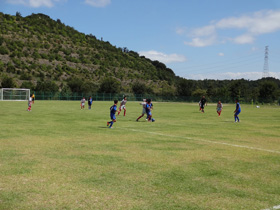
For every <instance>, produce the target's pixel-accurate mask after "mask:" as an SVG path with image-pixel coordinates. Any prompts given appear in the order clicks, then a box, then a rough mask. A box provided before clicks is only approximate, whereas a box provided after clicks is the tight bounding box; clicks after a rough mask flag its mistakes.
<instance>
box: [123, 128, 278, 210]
mask: <svg viewBox="0 0 280 210" xmlns="http://www.w3.org/2000/svg"><path fill="white" fill-rule="evenodd" d="M125 129H127V130H131V131H135V132H141V133H149V134H153V135H158V136H167V137H172V138H182V139H187V140H193V141H202V142H207V143H211V144H221V145H226V146H231V147H239V148H245V149H250V150H259V151H263V152H271V153H277V154H280V151H277V150H270V149H263V148H258V147H250V146H243V145H238V144H230V143H225V142H217V141H210V140H205V139H195V138H190V137H186V136H175V135H168V134H163V133H157V132H149V131H143V130H136V129H131V128H125ZM277 207H278V206H277ZM278 209H280V207H279V208H278Z"/></svg>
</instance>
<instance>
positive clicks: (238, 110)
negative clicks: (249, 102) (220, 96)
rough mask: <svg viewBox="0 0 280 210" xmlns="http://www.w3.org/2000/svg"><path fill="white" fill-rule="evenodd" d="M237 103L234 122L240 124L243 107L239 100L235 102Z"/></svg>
mask: <svg viewBox="0 0 280 210" xmlns="http://www.w3.org/2000/svg"><path fill="white" fill-rule="evenodd" d="M235 103H236V107H235V110H234V120H235V122H239V117H238V115H239V114H240V112H241V106H240V104H239V100H238V99H236V100H235Z"/></svg>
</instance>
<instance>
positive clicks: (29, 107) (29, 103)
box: [27, 95, 32, 112]
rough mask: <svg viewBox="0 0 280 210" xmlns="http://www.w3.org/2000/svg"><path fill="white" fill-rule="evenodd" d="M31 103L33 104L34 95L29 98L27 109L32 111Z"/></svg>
mask: <svg viewBox="0 0 280 210" xmlns="http://www.w3.org/2000/svg"><path fill="white" fill-rule="evenodd" d="M31 104H32V95H30V97H29V99H28V109H27V111H29V112H30V111H31Z"/></svg>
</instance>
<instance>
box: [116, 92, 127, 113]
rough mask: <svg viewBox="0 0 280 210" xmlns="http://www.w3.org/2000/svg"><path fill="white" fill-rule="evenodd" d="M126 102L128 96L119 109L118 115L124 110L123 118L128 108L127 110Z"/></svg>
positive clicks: (124, 98)
mask: <svg viewBox="0 0 280 210" xmlns="http://www.w3.org/2000/svg"><path fill="white" fill-rule="evenodd" d="M126 102H127V99H126V96H124V97H123V100H122V101H121V103H120V107H119V111H118V115H119V114H120V113H121V111H122V110H123V111H124V112H123V116H125V113H126V108H125V105H126Z"/></svg>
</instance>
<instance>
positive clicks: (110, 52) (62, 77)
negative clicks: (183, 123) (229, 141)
mask: <svg viewBox="0 0 280 210" xmlns="http://www.w3.org/2000/svg"><path fill="white" fill-rule="evenodd" d="M0 22H1V26H0V30H1V33H0V87H20V88H30V89H32V90H35V91H44V92H63V93H68V94H71V93H97V92H98V93H130V94H147V93H149V94H155V95H163V96H191V97H201V95H206V96H207V97H208V98H209V99H211V98H227V99H233V98H236V97H239V98H243V99H244V100H246V101H250V100H251V99H253V100H254V101H265V102H272V101H277V100H279V96H280V93H279V87H280V81H279V80H277V79H274V78H266V79H262V80H258V81H247V80H244V79H242V80H230V81H229V80H225V81H217V80H203V81H193V80H187V79H184V78H180V77H178V76H176V75H175V74H174V72H173V71H172V69H170V68H167V67H166V66H165V64H163V63H161V62H159V61H152V60H150V59H148V58H145V57H144V56H139V54H138V53H137V52H134V51H132V50H129V49H127V48H126V47H122V48H121V47H116V46H113V45H112V44H111V43H110V42H108V41H103V40H102V39H101V40H99V39H97V38H96V37H95V36H94V35H92V34H89V35H86V34H83V33H80V32H78V31H77V30H75V29H74V28H73V27H70V26H66V25H65V24H63V23H62V22H61V20H59V19H57V20H53V19H51V18H50V17H49V16H47V15H44V14H32V15H30V16H27V17H22V16H21V14H20V13H19V12H17V13H16V15H15V16H12V15H7V14H3V13H0ZM188 71H190V70H188Z"/></svg>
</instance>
